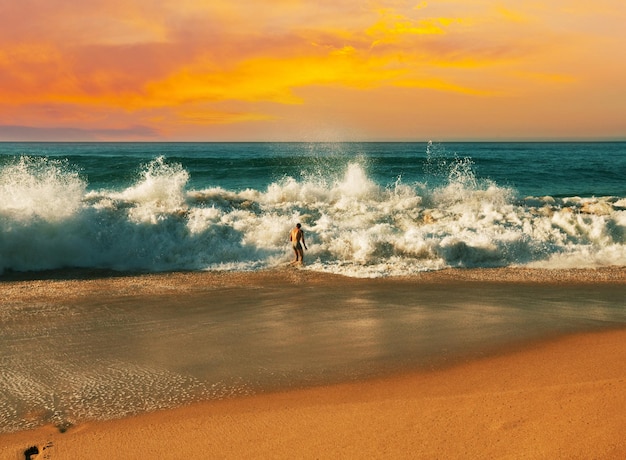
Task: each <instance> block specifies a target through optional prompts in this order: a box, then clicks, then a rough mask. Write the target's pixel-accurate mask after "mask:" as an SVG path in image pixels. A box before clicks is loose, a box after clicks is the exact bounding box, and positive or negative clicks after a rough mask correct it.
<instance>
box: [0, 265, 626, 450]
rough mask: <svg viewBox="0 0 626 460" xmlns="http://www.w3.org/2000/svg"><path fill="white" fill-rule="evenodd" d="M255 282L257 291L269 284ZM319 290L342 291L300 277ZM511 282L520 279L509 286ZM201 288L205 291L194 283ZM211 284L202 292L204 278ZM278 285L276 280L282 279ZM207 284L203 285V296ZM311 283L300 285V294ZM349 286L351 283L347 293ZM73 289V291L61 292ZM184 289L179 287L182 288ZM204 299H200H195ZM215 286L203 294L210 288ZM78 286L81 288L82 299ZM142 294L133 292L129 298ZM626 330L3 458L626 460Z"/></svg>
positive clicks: (208, 409) (172, 413) (7, 444)
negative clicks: (323, 286) (576, 459)
mask: <svg viewBox="0 0 626 460" xmlns="http://www.w3.org/2000/svg"><path fill="white" fill-rule="evenodd" d="M172 276H174V275H171V274H170V275H167V276H164V277H163V278H161V275H146V276H144V277H135V278H134V279H133V282H132V283H131V284H132V290H133V292H137V290H139V291H142V290H148V291H150V292H151V293H159V292H161V293H164V292H167V291H168V289H171V282H172V279H173V278H172ZM266 276H268V277H269V278H271V279H275V278H276V274H275V273H274V274H270V275H266V274H256V275H252V276H249V277H247V278H246V283H264V282H266V281H267V280H266V279H265V278H264V277H266ZM281 276H283V277H284V278H283V281H285V280H286V279H288V278H289V277H307V280H308V282H311V283H315V282H317V281H316V280H317V279H318V278H319V280H320V281H319V282H324V283H328V282H333V281H332V279H330V280H329V279H328V278H326V277H324V276H321V277H320V276H319V275H314V274H308V273H306V272H304V271H299V272H297V273H295V274H284V275H281ZM460 276H461V277H463V276H465V277H466V281H468V282H472V281H475V280H476V281H481V282H500V281H502V280H503V279H504V280H505V281H507V282H531V283H537V282H541V283H545V282H548V283H557V284H562V283H565V284H567V283H572V284H580V283H585V282H589V283H604V282H606V283H611V284H618V285H623V284H624V283H625V281H624V280H625V279H626V277H625V276H624V270H623V269H616V270H606V271H591V272H589V271H580V272H579V271H568V272H566V271H562V272H542V271H527V270H522V271H521V272H520V273H517V274H514V273H513V272H512V271H511V270H507V271H498V270H496V271H489V270H487V271H482V275H481V271H474V270H472V271H467V272H461V273H459V272H458V271H457V272H456V274H455V273H453V272H448V273H445V272H444V273H439V274H438V275H435V276H432V275H424V277H423V278H422V279H417V280H416V279H414V280H413V281H412V282H446V280H447V279H455V280H457V281H458V280H459V277H460ZM174 277H175V278H176V277H178V278H180V280H179V281H180V282H181V283H183V284H185V285H187V286H192V287H190V288H189V289H205V288H206V286H211V285H214V286H217V285H220V286H224V285H230V284H231V283H232V284H233V285H236V284H237V283H238V282H239V281H241V279H242V278H241V277H239V281H238V280H237V278H238V277H229V276H219V275H215V274H179V275H175V276H174ZM507 277H510V278H511V279H508V280H507V279H506V278H507ZM50 278H51V279H53V280H54V281H52V282H51V281H50V279H47V280H28V281H24V280H19V279H14V280H5V281H4V282H3V288H4V290H5V293H8V294H11V296H12V297H13V298H14V299H15V298H18V297H19V298H21V299H23V300H25V301H27V300H26V299H28V298H29V297H30V298H38V297H40V296H46V297H54V295H55V292H57V289H58V292H59V293H61V292H63V295H68V292H70V291H72V289H69V291H68V284H67V283H70V284H72V283H77V284H76V290H75V295H76V296H80V295H81V294H80V293H81V292H83V290H84V288H85V287H86V285H85V283H94V286H92V287H93V288H94V289H95V288H96V287H98V289H100V288H101V289H105V290H106V289H110V288H111V286H112V285H115V287H116V288H122V287H124V286H126V285H127V283H128V280H127V279H124V278H116V277H112V278H106V280H105V281H103V280H95V281H94V280H87V281H84V280H76V279H74V278H76V277H75V276H68V275H67V274H65V275H63V276H59V275H58V274H57V275H55V276H51V277H50ZM191 278H193V281H195V282H193V283H188V284H186V283H187V282H188V281H190V279H191ZM196 278H198V279H196ZM269 278H268V279H269ZM200 281H203V282H202V283H200ZM299 281H300V280H298V279H294V282H299ZM338 282H340V283H346V282H349V281H348V280H345V279H343V280H341V281H338ZM61 284H63V285H64V286H61ZM180 286H181V285H179V289H182V288H180ZM193 286H195V287H193ZM200 286H204V287H200ZM69 287H71V286H69ZM129 289H130V288H129ZM625 409H626V330H614V331H606V332H599V333H586V334H577V335H573V336H569V337H565V338H560V339H555V340H551V341H544V342H541V343H533V344H528V345H527V346H526V347H524V348H523V349H519V350H517V351H510V350H509V351H508V352H506V353H504V354H502V355H498V356H491V357H488V358H484V359H480V360H475V361H471V362H467V363H462V364H459V365H456V366H454V367H450V368H446V369H438V370H432V371H420V372H413V373H404V374H401V375H395V376H389V377H386V378H383V379H376V380H367V381H361V382H354V383H344V384H338V385H332V386H323V387H316V388H309V389H300V390H293V391H288V392H282V393H273V394H265V395H257V396H251V397H242V398H235V399H231V400H223V401H212V402H204V403H196V404H193V405H190V406H187V407H181V408H177V409H171V410H165V411H161V412H153V413H148V414H143V415H139V416H136V417H130V418H126V419H120V420H112V421H105V422H89V423H84V424H80V425H77V426H71V427H69V428H68V429H67V430H64V432H60V430H59V429H58V428H57V427H53V426H45V427H42V428H39V429H35V430H31V431H23V432H16V433H10V434H4V435H0V459H2V460H4V459H23V458H25V455H24V452H25V451H26V450H27V449H28V448H29V447H31V446H36V447H37V450H38V452H39V453H38V454H36V455H33V456H32V457H31V458H33V459H44V458H45V459H73V460H74V459H90V460H91V459H94V460H95V459H141V458H154V459H187V458H546V459H548V458H550V459H553V458H611V459H612V458H626V435H625V433H626V410H625Z"/></svg>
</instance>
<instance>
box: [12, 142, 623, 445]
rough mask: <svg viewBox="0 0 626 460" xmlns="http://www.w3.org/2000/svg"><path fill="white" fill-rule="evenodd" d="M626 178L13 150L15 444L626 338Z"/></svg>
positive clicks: (269, 158) (366, 157)
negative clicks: (177, 411) (191, 409)
mask: <svg viewBox="0 0 626 460" xmlns="http://www.w3.org/2000/svg"><path fill="white" fill-rule="evenodd" d="M625 177H626V143H434V142H432V143H431V142H428V143H426V142H424V143H339V144H322V143H313V144H309V143H198V144H194V143H189V144H187V143H184V144H179V143H176V144H152V143H0V370H1V372H0V434H1V433H7V432H12V431H20V430H27V429H30V428H34V427H37V426H41V425H44V424H52V425H55V426H56V427H57V428H58V429H59V430H61V431H63V430H66V429H72V427H73V426H74V425H80V424H81V423H83V422H85V421H88V420H94V419H98V420H101V419H114V418H120V417H126V416H130V415H133V414H138V413H142V412H146V411H154V410H161V409H167V408H171V407H176V406H180V405H184V404H189V403H193V402H195V401H203V400H215V399H224V398H230V397H237V396H242V395H251V394H256V393H259V392H264V391H280V390H289V389H292V388H300V387H306V386H311V385H324V384H329V383H336V382H344V381H352V380H358V379H366V378H372V377H377V376H383V375H388V374H391V373H395V372H404V371H407V370H415V369H420V370H423V369H430V368H433V367H434V368H436V367H440V366H449V365H453V364H455V363H459V362H462V361H464V360H471V359H478V358H480V357H484V356H489V355H491V354H494V353H501V352H503V350H510V349H515V347H519V346H522V345H524V344H527V343H528V342H530V341H537V340H546V339H551V338H554V337H558V336H562V335H564V334H572V333H577V332H585V331H596V330H602V329H607V328H622V327H624V325H625V324H626V303H625V300H624V299H626V283H625V280H624V273H625V272H624V268H623V267H624V266H626V181H625V180H624V178H625ZM297 222H301V223H302V228H303V230H304V232H305V237H306V242H307V246H308V248H309V249H308V251H305V265H304V266H303V267H293V266H290V261H292V260H293V257H294V255H293V251H292V249H291V246H290V245H289V241H288V235H289V231H290V229H291V228H293V226H294V225H295V224H296V223H297ZM449 268H456V269H461V270H446V269H449ZM580 268H587V269H591V270H569V269H580ZM527 269H540V270H530V271H532V272H533V273H539V275H537V274H535V275H533V276H534V278H533V279H531V280H528V279H526V278H525V276H527V271H529V270H527ZM541 269H558V270H541ZM485 273H486V274H485ZM490 273H491V274H490ZM494 273H495V274H494ZM572 273H574V274H573V275H572ZM561 274H563V275H561ZM565 274H567V276H566V275H565ZM544 275H545V276H547V277H548V278H547V279H544V278H542V277H543V276H544ZM433 276H434V278H432V277H433ZM562 276H563V278H564V279H565V280H566V281H562V280H561V277H562ZM429 277H431V278H429ZM602 277H608V279H609V281H606V280H604V281H598V280H601V278H602ZM473 278H476V280H473ZM507 279H509V281H507ZM429 280H430V281H429ZM511 280H512V281H511ZM594 280H596V281H598V282H596V281H594ZM415 391H419V389H416V390H415Z"/></svg>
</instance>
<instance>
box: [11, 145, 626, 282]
mask: <svg viewBox="0 0 626 460" xmlns="http://www.w3.org/2000/svg"><path fill="white" fill-rule="evenodd" d="M625 177H626V143H623V142H622V143H620V142H617V143H609V142H606V143H604V142H598V143H493V142H486V143H430V142H429V143H0V272H3V271H5V270H17V271H25V270H29V271H30V270H35V271H36V270H45V269H54V268H66V267H82V268H85V267H87V268H105V269H114V270H122V271H125V270H140V271H168V270H180V269H184V270H206V269H213V270H214V269H227V270H250V269H253V270H254V269H263V268H268V267H272V266H276V265H280V264H282V263H286V262H288V261H289V258H290V257H291V254H289V248H288V247H287V245H286V244H285V240H286V236H285V235H286V234H287V233H288V231H289V229H290V228H291V227H292V226H293V225H294V224H295V223H296V222H297V221H301V222H302V224H303V226H304V229H305V231H306V235H307V236H308V240H309V247H310V251H309V252H308V253H307V262H308V268H309V269H312V270H320V271H329V272H336V273H343V274H347V275H351V276H386V275H394V274H407V273H412V272H416V271H422V270H432V269H440V268H444V267H449V266H457V267H458V266H461V267H482V266H509V265H539V266H550V267H563V266H605V265H624V264H626V249H625V241H626V211H625V209H626V180H625V179H624V178H625Z"/></svg>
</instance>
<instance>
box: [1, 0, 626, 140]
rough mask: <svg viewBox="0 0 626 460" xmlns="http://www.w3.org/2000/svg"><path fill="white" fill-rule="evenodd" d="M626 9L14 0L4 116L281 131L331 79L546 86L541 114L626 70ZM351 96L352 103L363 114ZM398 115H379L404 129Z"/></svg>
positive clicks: (8, 13)
mask: <svg viewBox="0 0 626 460" xmlns="http://www.w3.org/2000/svg"><path fill="white" fill-rule="evenodd" d="M620 5H621V4H618V3H617V0H598V2H597V4H596V3H594V5H593V8H592V7H590V6H589V5H588V4H587V3H586V2H582V1H580V0H574V1H569V2H567V1H565V0H555V2H550V3H549V4H544V3H539V2H525V3H522V4H520V3H517V2H513V1H507V0H505V1H503V2H500V3H498V4H497V5H492V4H491V3H489V2H464V1H460V0H458V1H456V0H448V1H446V2H425V1H422V2H418V1H416V2H408V1H402V0H389V1H385V0H380V1H379V2H378V4H373V3H367V2H366V3H364V2H354V1H349V0H334V1H330V0H320V1H319V2H315V3H310V2H304V1H300V0H259V1H258V2H245V3H243V2H232V1H230V0H212V1H211V2H206V1H201V0H176V1H174V0H163V1H161V2H153V1H151V0H125V1H121V0H119V1H118V0H115V1H109V0H94V1H90V2H83V1H79V0H55V1H54V2H50V1H48V0H45V1H44V0H30V1H28V2H6V4H4V5H3V6H2V16H0V26H1V27H0V125H6V126H9V125H11V126H13V125H14V124H15V123H16V122H17V121H19V123H22V124H24V126H40V127H50V126H58V125H59V124H61V125H62V126H65V127H73V128H77V129H93V130H98V129H100V130H104V129H109V128H110V129H111V131H110V132H118V133H122V132H124V127H125V126H129V127H130V126H150V127H152V130H151V131H150V132H151V133H159V132H162V133H169V134H168V135H171V136H176V132H177V131H176V130H177V129H179V128H180V126H182V125H189V126H191V127H193V126H197V127H200V126H202V125H206V126H208V125H213V124H218V125H223V124H225V123H231V124H241V125H242V126H246V127H248V126H250V124H251V123H255V122H258V123H275V124H277V125H278V124H280V123H284V120H285V116H286V115H285V110H287V109H285V110H283V109H279V107H285V108H289V109H288V110H290V111H291V112H290V113H291V115H289V116H290V117H292V118H293V117H294V116H302V117H304V118H303V123H306V121H305V120H306V116H307V109H308V108H309V107H312V102H313V101H312V100H311V99H310V98H308V97H307V95H308V94H312V92H311V91H308V89H311V88H326V92H327V93H328V94H331V93H332V94H333V96H332V97H333V98H334V99H335V100H337V103H341V102H340V98H341V94H345V95H346V101H348V100H349V99H350V98H351V97H352V96H348V94H353V93H352V92H353V91H355V90H356V91H360V92H361V93H362V94H364V95H365V94H367V95H368V98H369V97H371V98H372V101H375V100H377V98H380V99H379V101H380V102H379V104H385V103H386V102H387V101H388V98H387V96H386V95H387V93H388V89H390V88H397V89H398V90H401V91H406V92H409V91H419V93H418V94H420V97H424V98H426V97H428V98H429V99H428V102H429V103H431V105H433V104H436V101H437V98H441V97H442V95H443V94H446V98H445V100H446V104H450V103H451V102H450V101H453V100H455V99H454V98H455V97H458V99H456V100H458V101H459V104H464V103H465V102H466V99H464V98H465V97H468V96H469V97H472V98H474V99H473V102H472V106H473V107H474V108H476V109H477V110H478V109H480V107H484V109H483V110H485V111H489V110H492V107H493V103H492V99H493V98H503V97H512V98H517V97H521V95H527V96H528V97H534V96H533V95H537V94H540V93H541V95H542V98H543V99H542V98H537V99H536V100H535V101H534V104H535V105H534V107H535V110H540V107H541V105H542V104H544V103H546V100H545V97H546V95H549V94H550V92H551V91H558V92H559V93H563V92H564V91H568V90H567V88H568V87H571V88H572V89H571V90H569V91H576V92H575V93H574V92H572V97H586V96H582V95H581V94H599V93H602V92H603V91H607V89H606V88H603V85H602V82H605V81H607V82H608V81H621V78H620V77H626V70H625V69H624V68H623V67H624V66H619V65H614V66H611V69H610V70H609V69H608V67H607V65H606V64H603V59H614V58H612V57H611V56H614V55H616V52H617V49H616V47H617V46H618V44H619V43H623V41H624V39H626V36H625V33H624V32H623V28H622V27H621V23H622V21H623V19H625V18H624V17H623V16H624V13H620V11H621V10H622V8H621V6H620ZM620 16H622V17H620ZM24 18H28V20H24ZM612 47H613V49H612ZM606 62H608V61H606ZM604 69H606V70H604ZM616 75H618V76H616ZM582 85H587V86H585V88H586V89H585V90H583V86H582ZM574 88H575V89H574ZM341 89H343V91H344V93H342V91H339V93H337V91H338V90H341ZM317 93H319V91H317V90H316V94H317ZM407 94H408V93H407ZM437 94H439V96H437ZM455 95H457V96H455ZM350 100H351V99H350ZM611 100H612V101H613V103H615V98H611ZM618 100H621V99H619V98H618ZM621 101H622V102H623V103H625V104H626V102H624V101H623V100H621ZM350 104H353V105H346V106H345V107H343V110H345V111H348V112H349V111H350V110H353V111H354V113H356V112H357V111H362V110H363V107H360V106H359V107H358V108H357V105H356V104H355V103H354V102H350ZM373 105H375V104H373ZM235 106H236V107H235ZM351 107H352V109H351ZM528 110H530V109H528ZM391 113H393V112H391ZM518 113H519V112H518ZM511 116H514V114H513V113H512V114H511ZM388 118H389V115H388V116H387V117H386V118H385V119H384V120H381V121H380V122H379V123H380V124H383V125H384V124H385V123H393V120H389V119H388ZM368 123H369V122H368ZM371 123H374V122H373V121H372V122H371ZM177 127H178V128H177ZM189 129H191V128H189ZM116 130H117V131H116ZM131 131H132V130H131ZM183 131H184V132H186V133H187V132H189V130H188V129H185V130H181V131H180V132H183ZM102 132H104V131H102ZM229 132H234V131H229Z"/></svg>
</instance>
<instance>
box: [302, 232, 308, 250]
mask: <svg viewBox="0 0 626 460" xmlns="http://www.w3.org/2000/svg"><path fill="white" fill-rule="evenodd" d="M302 244H303V245H304V249H306V250H307V251H308V250H309V248H307V247H306V243H305V242H304V232H302Z"/></svg>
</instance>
